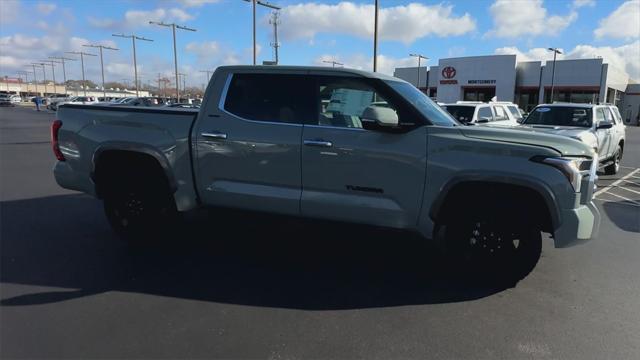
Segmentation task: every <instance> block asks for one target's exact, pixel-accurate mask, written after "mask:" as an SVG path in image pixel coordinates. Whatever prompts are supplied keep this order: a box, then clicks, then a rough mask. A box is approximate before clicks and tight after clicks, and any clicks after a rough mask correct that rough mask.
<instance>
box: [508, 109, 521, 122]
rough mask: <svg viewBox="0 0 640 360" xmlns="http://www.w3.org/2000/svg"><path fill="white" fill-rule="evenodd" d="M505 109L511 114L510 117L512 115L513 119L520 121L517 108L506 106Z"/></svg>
mask: <svg viewBox="0 0 640 360" xmlns="http://www.w3.org/2000/svg"><path fill="white" fill-rule="evenodd" d="M507 108H508V109H509V111H510V112H511V115H513V117H514V118H516V119H522V114H520V110H518V108H517V107H515V106H507Z"/></svg>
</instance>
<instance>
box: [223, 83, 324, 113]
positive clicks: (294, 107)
mask: <svg viewBox="0 0 640 360" xmlns="http://www.w3.org/2000/svg"><path fill="white" fill-rule="evenodd" d="M312 85H313V81H311V80H309V78H308V77H305V76H303V75H283V74H234V75H233V77H232V79H231V83H230V84H229V89H228V91H227V97H226V99H225V103H224V109H225V110H226V111H228V112H230V113H232V114H234V115H236V116H239V117H241V118H244V119H247V120H255V121H270V122H282V123H297V124H302V123H304V122H305V121H308V120H309V119H310V118H311V117H312V114H313V113H314V111H315V109H316V108H315V104H314V101H313V98H314V96H313V92H312Z"/></svg>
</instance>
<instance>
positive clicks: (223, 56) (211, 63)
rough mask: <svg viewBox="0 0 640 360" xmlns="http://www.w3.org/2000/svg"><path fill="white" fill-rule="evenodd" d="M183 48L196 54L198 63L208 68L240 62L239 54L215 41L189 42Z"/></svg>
mask: <svg viewBox="0 0 640 360" xmlns="http://www.w3.org/2000/svg"><path fill="white" fill-rule="evenodd" d="M185 50H186V51H187V52H190V53H192V54H194V55H195V56H196V61H197V63H198V65H200V66H203V67H205V68H208V69H213V68H214V67H216V66H219V65H237V64H240V63H241V60H240V56H239V55H238V54H237V53H236V52H235V51H233V50H231V49H229V48H227V47H226V46H224V45H222V44H220V43H219V42H217V41H204V42H191V43H188V44H187V45H186V46H185Z"/></svg>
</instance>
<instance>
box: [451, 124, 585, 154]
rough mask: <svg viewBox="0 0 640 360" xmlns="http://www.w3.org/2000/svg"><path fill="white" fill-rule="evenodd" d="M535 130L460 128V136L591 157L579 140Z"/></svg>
mask: <svg viewBox="0 0 640 360" xmlns="http://www.w3.org/2000/svg"><path fill="white" fill-rule="evenodd" d="M536 130H537V129H531V128H527V127H524V126H523V127H518V128H497V127H482V126H469V127H466V126H465V127H460V131H461V132H462V134H463V135H464V136H466V137H470V138H475V139H484V140H491V141H500V142H507V143H515V144H523V145H533V146H541V147H545V148H550V149H553V150H555V151H557V152H558V153H560V154H562V155H563V156H592V155H593V150H592V148H591V147H590V146H588V145H586V144H584V143H582V142H580V141H579V140H575V139H572V138H569V137H567V136H560V135H554V134H550V133H547V132H543V131H536Z"/></svg>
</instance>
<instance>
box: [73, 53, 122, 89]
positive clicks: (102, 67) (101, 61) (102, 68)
mask: <svg viewBox="0 0 640 360" xmlns="http://www.w3.org/2000/svg"><path fill="white" fill-rule="evenodd" d="M82 46H86V47H92V48H98V49H100V71H101V72H102V96H103V97H104V98H105V100H104V101H106V97H107V89H105V88H104V61H103V60H102V49H108V50H120V49H116V48H112V47H109V46H104V45H91V44H87V45H82Z"/></svg>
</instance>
